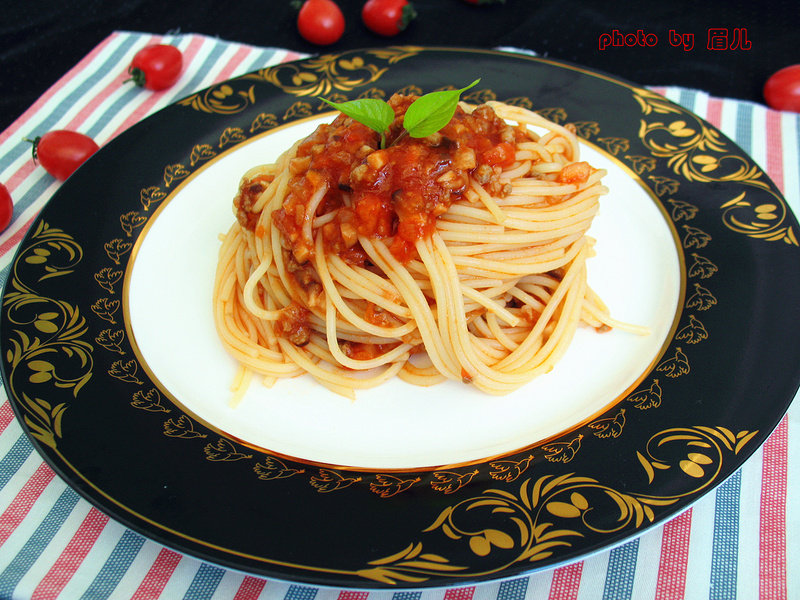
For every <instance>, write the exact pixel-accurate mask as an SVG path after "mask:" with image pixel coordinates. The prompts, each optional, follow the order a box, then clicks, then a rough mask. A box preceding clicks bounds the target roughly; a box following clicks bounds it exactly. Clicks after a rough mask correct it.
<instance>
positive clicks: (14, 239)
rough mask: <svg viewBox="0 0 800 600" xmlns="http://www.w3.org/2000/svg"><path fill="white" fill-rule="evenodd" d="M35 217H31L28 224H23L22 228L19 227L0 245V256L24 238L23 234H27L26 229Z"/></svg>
mask: <svg viewBox="0 0 800 600" xmlns="http://www.w3.org/2000/svg"><path fill="white" fill-rule="evenodd" d="M36 216H37V215H33V216H32V217H31V218H30V219H28V222H27V223H25V225H23V226H22V227H20V228H19V229H18V230H17V231H15V232H14V235H12V236H11V237H10V238H8V239H7V240H6V241H5V242H3V244H2V245H0V256H2V255H4V254H5V253H6V252H8V251H9V250H11V249H12V248H14V247H15V246H16V245H17V244H19V243H20V242H21V241H22V238H23V237H25V234H26V233H27V232H28V229H29V228H30V226H31V225H32V224H33V221H34V219H36Z"/></svg>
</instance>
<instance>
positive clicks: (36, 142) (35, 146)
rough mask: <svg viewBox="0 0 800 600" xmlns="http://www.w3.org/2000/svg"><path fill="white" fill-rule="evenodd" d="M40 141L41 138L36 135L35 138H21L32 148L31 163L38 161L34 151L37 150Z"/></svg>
mask: <svg viewBox="0 0 800 600" xmlns="http://www.w3.org/2000/svg"><path fill="white" fill-rule="evenodd" d="M41 139H42V136H40V135H37V136H36V137H35V138H33V139H30V138H22V140H23V141H25V142H29V143H30V144H31V145H32V146H33V147H32V148H31V154H32V155H33V162H36V161H37V160H38V159H39V156H38V155H37V153H36V151H37V149H38V148H39V140H41Z"/></svg>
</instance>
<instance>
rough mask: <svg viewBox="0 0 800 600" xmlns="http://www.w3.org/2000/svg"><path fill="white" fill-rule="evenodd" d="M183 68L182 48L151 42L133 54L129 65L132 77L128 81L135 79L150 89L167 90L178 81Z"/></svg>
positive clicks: (135, 81)
mask: <svg viewBox="0 0 800 600" xmlns="http://www.w3.org/2000/svg"><path fill="white" fill-rule="evenodd" d="M182 70H183V54H181V51H180V50H178V49H177V48H176V47H175V46H170V45H169V44H151V45H150V46H145V47H144V48H142V49H141V50H139V51H138V52H137V53H136V54H134V55H133V60H132V61H131V64H130V66H129V67H128V74H129V75H130V76H131V77H130V79H127V80H126V81H133V82H134V83H135V84H136V85H138V86H139V87H143V88H147V89H148V90H154V91H158V90H165V89H167V88H168V87H170V86H172V85H173V84H174V83H175V82H176V81H178V78H179V77H180V76H181V71H182Z"/></svg>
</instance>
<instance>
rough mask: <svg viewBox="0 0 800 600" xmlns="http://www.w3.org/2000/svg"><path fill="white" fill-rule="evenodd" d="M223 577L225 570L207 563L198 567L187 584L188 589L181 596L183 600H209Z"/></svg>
mask: <svg viewBox="0 0 800 600" xmlns="http://www.w3.org/2000/svg"><path fill="white" fill-rule="evenodd" d="M224 576H225V569H221V568H220V567H215V566H213V565H209V564H207V563H203V564H202V565H200V568H199V569H197V573H195V575H194V579H192V583H190V584H189V589H187V590H186V593H185V594H184V595H183V598H184V600H206V598H211V596H212V595H213V594H214V591H215V590H216V589H217V587H218V586H219V582H220V581H222V578H223V577H224Z"/></svg>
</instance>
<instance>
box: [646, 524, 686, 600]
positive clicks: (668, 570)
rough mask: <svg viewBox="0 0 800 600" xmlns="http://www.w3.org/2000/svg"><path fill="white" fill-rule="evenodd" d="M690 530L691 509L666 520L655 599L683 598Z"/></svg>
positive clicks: (671, 599)
mask: <svg viewBox="0 0 800 600" xmlns="http://www.w3.org/2000/svg"><path fill="white" fill-rule="evenodd" d="M691 532H692V509H691V508H690V509H689V510H687V511H685V512H683V513H681V514H679V515H678V516H677V517H675V518H674V519H672V520H670V521H667V523H666V524H665V525H664V532H663V534H662V536H661V556H660V558H659V559H658V578H657V579H656V595H655V600H683V598H684V591H685V589H686V568H687V566H688V565H689V536H690V535H691Z"/></svg>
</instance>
